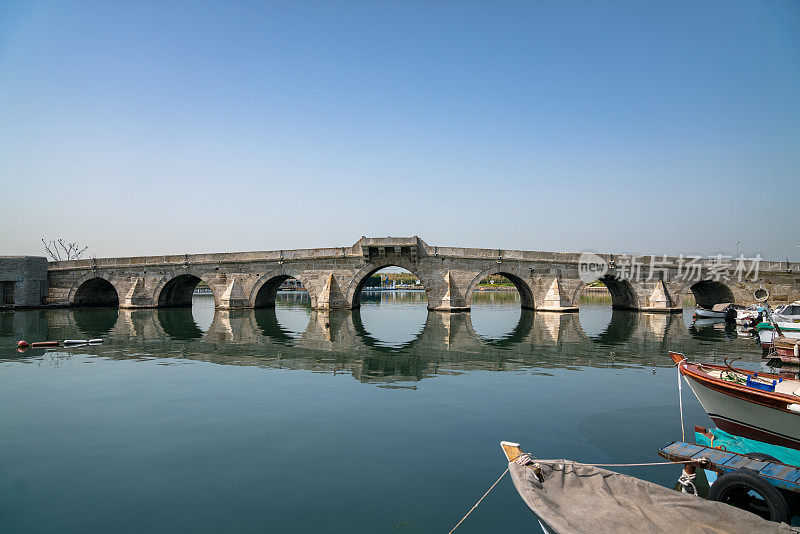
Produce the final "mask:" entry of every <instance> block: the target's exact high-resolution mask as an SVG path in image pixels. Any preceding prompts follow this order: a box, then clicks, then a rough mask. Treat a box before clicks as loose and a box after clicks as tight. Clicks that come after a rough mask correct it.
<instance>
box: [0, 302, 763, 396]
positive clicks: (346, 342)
mask: <svg viewBox="0 0 800 534" xmlns="http://www.w3.org/2000/svg"><path fill="white" fill-rule="evenodd" d="M425 304H426V303H425V302H424V294H421V293H419V292H397V293H394V294H386V293H384V294H377V295H375V296H374V297H373V298H370V296H367V297H366V298H365V299H363V300H362V307H361V309H359V310H352V311H349V310H340V311H332V312H324V311H315V310H311V309H310V307H309V305H308V301H307V295H304V294H300V293H295V294H279V296H278V299H277V302H276V307H275V308H273V309H258V310H233V311H224V310H216V311H215V310H214V309H213V300H211V297H206V299H205V300H204V301H203V300H201V301H200V302H196V303H195V306H194V307H193V308H191V309H189V308H185V309H181V308H166V309H138V310H119V311H117V310H115V309H108V308H105V309H103V308H92V309H51V310H34V311H16V312H13V313H11V312H4V313H2V314H0V336H3V337H5V338H14V339H22V338H26V339H28V340H29V341H37V340H50V339H68V338H85V337H103V338H104V339H105V340H106V343H104V344H103V346H102V347H101V348H96V347H95V348H93V349H92V351H90V352H89V353H91V354H96V355H100V356H105V357H111V358H130V357H132V356H136V357H142V356H149V357H155V358H160V357H174V356H179V357H182V358H189V359H196V360H204V361H209V362H214V363H224V364H230V363H235V364H237V365H258V366H266V367H284V368H286V367H288V368H292V369H307V370H312V371H320V372H336V373H339V372H346V373H350V374H352V375H353V376H354V377H355V378H357V379H358V380H361V381H364V382H376V383H384V384H388V383H395V382H400V381H411V382H413V381H417V380H421V379H423V378H427V377H432V376H436V375H439V374H441V373H454V372H456V373H457V372H461V371H468V370H475V369H482V370H515V371H520V370H532V369H541V368H548V367H575V366H594V367H605V366H617V365H634V366H645V365H647V366H660V367H668V366H670V365H671V364H670V361H669V360H668V359H667V358H666V357H665V352H666V351H667V350H678V351H681V352H685V353H687V354H690V355H692V356H693V357H699V358H701V359H702V358H711V359H716V358H718V357H719V358H721V356H717V355H723V354H725V355H727V354H732V353H736V354H737V355H739V356H744V357H745V359H746V358H753V361H756V360H757V357H758V355H759V353H758V350H757V346H756V345H755V343H754V342H753V341H752V340H750V339H746V338H737V337H736V335H735V330H733V335H732V336H729V335H728V331H727V330H726V329H725V326H724V324H720V325H717V324H713V325H704V324H702V323H701V324H693V325H691V326H690V327H688V328H687V327H686V326H685V324H684V320H683V317H681V316H680V315H670V314H646V313H636V312H629V311H623V310H614V311H613V312H611V311H610V310H609V309H608V308H607V307H606V306H603V305H595V306H592V305H588V304H585V305H584V306H583V308H582V309H581V312H580V316H579V315H578V314H574V313H573V314H559V313H547V312H535V311H530V310H520V309H519V307H516V308H514V307H513V306H512V305H513V304H517V305H518V300H517V299H515V297H514V295H513V294H512V295H511V296H508V295H507V294H506V295H494V296H493V297H492V296H486V297H484V296H483V295H480V296H479V297H478V298H477V299H476V301H475V303H474V304H473V311H472V313H456V314H450V313H442V312H429V311H428V310H427V308H426V306H425ZM709 342H713V343H722V344H724V349H720V347H721V346H717V345H715V348H714V350H712V351H711V354H709V350H708V344H709ZM59 350H63V349H59ZM75 351H78V352H80V351H81V349H74V350H73V349H70V351H69V352H70V353H72V352H75ZM32 354H33V353H30V354H29V355H32ZM24 357H26V355H20V354H18V353H17V352H16V350H12V343H6V344H5V345H4V348H3V349H2V352H0V358H7V359H19V358H24Z"/></svg>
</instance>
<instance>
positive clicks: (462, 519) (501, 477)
mask: <svg viewBox="0 0 800 534" xmlns="http://www.w3.org/2000/svg"><path fill="white" fill-rule="evenodd" d="M508 469H509V468H508V467H506V470H505V471H503V474H502V475H500V478H498V479H497V480H495V482H494V484H492V487H490V488H489V489H488V490H486V493H484V494H483V497H481V498H480V499H478V502H476V503H475V505H474V506H473V507H472V508H470V509H469V512H467V513H466V514H465V515H464V517H462V518H461V521H459V522H458V523H456V526H454V527H453V530H451V531H450V532H448V534H453V532H455V530H456V529H457V528H458V527H459V525H461V523H463V522H464V520H465V519H466V518H467V517H469V514H471V513H472V511H473V510H474V509H475V508H477V507H478V505H479V504H480V503H481V501H482V500H483V499H484V498H485V497H486V496H487V495H489V492H490V491H492V490H493V489H494V487H495V486H496V485H497V484H498V483H499V482H500V481H501V480H502V479H503V477H504V476H506V473H508Z"/></svg>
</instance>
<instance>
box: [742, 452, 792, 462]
mask: <svg viewBox="0 0 800 534" xmlns="http://www.w3.org/2000/svg"><path fill="white" fill-rule="evenodd" d="M745 456H747V457H748V458H750V459H751V460H758V461H759V462H780V463H783V462H781V461H780V460H778V459H777V458H775V457H774V456H770V455H769V454H765V453H763V452H748V453H745Z"/></svg>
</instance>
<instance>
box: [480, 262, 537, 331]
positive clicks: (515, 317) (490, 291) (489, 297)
mask: <svg viewBox="0 0 800 534" xmlns="http://www.w3.org/2000/svg"><path fill="white" fill-rule="evenodd" d="M511 276H512V275H504V274H500V273H498V274H491V275H489V276H487V277H486V278H484V279H483V280H481V281H480V282H478V284H477V286H476V287H475V291H473V293H472V306H471V313H470V316H471V319H472V327H473V328H474V329H475V333H476V334H477V335H479V336H480V337H482V338H484V339H488V340H500V339H506V338H508V337H509V336H510V335H511V333H512V332H513V331H514V330H515V329H516V328H517V327H518V324H519V322H520V318H521V316H522V295H521V293H520V289H519V288H520V287H526V286H520V284H522V282H521V281H517V283H515V282H514V280H512V277H511ZM528 292H529V291H528Z"/></svg>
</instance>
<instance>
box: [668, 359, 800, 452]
mask: <svg viewBox="0 0 800 534" xmlns="http://www.w3.org/2000/svg"><path fill="white" fill-rule="evenodd" d="M669 356H670V358H672V361H673V362H675V364H676V365H677V366H678V370H679V371H680V373H681V374H682V375H683V377H684V378H685V379H686V381H687V383H688V384H689V386H690V387H691V388H692V391H694V394H695V396H697V399H698V400H699V401H700V404H701V405H702V406H703V409H704V410H705V411H706V412H707V413H708V416H709V417H710V418H711V420H712V421H714V423H715V424H716V425H717V426H718V427H719V428H721V429H722V430H724V431H726V432H728V433H730V434H734V435H736V436H742V437H745V438H749V439H755V440H758V441H763V442H765V443H773V444H775V445H781V446H783V447H791V448H793V449H800V380H792V379H788V378H785V377H783V376H780V375H774V374H769V373H760V372H757V371H750V370H748V369H739V368H735V367H731V366H730V365H729V364H727V362H726V365H712V364H705V363H696V362H689V361H687V360H686V357H685V356H684V355H683V354H678V353H676V352H670V353H669Z"/></svg>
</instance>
